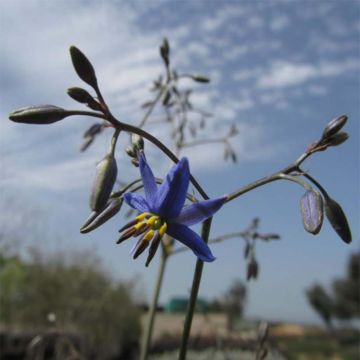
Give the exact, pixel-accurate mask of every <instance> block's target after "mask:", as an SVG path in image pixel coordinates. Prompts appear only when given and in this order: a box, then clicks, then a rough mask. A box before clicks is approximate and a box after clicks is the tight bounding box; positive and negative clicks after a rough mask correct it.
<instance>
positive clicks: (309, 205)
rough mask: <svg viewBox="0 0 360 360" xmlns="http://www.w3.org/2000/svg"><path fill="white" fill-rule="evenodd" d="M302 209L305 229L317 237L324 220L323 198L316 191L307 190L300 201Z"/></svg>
mask: <svg viewBox="0 0 360 360" xmlns="http://www.w3.org/2000/svg"><path fill="white" fill-rule="evenodd" d="M300 209H301V217H302V222H303V225H304V229H305V230H306V231H307V232H309V233H311V234H314V235H316V234H317V233H318V232H319V231H320V229H321V225H322V223H323V219H324V206H323V199H322V196H321V195H320V194H319V193H318V192H317V191H315V190H307V191H306V192H305V194H304V195H303V196H302V197H301V199H300Z"/></svg>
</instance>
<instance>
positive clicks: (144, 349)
mask: <svg viewBox="0 0 360 360" xmlns="http://www.w3.org/2000/svg"><path fill="white" fill-rule="evenodd" d="M166 260H167V255H166V253H165V250H164V249H162V253H161V259H160V264H159V270H158V275H157V278H156V284H155V289H154V293H153V298H152V301H151V305H150V309H149V312H148V318H147V324H146V330H145V333H144V336H143V338H142V343H141V351H140V360H146V359H147V357H148V354H149V349H150V344H151V338H152V332H153V328H154V321H155V315H156V310H157V304H158V301H159V295H160V290H161V285H162V281H163V277H164V271H165V265H166Z"/></svg>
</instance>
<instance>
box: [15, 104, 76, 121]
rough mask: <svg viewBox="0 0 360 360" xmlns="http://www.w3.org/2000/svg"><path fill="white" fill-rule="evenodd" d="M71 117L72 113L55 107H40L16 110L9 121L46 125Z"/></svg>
mask: <svg viewBox="0 0 360 360" xmlns="http://www.w3.org/2000/svg"><path fill="white" fill-rule="evenodd" d="M70 115H71V112H70V111H66V110H64V109H62V108H59V107H57V106H54V105H39V106H30V107H26V108H22V109H18V110H15V111H13V112H12V113H10V114H9V119H10V120H11V121H14V122H17V123H23V124H37V125H45V124H52V123H54V122H57V121H60V120H62V119H64V118H65V117H67V116H70Z"/></svg>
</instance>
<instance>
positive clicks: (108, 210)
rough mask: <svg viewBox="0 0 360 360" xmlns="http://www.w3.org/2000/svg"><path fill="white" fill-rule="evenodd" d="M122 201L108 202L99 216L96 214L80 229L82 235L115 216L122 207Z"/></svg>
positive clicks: (113, 200) (120, 199)
mask: <svg viewBox="0 0 360 360" xmlns="http://www.w3.org/2000/svg"><path fill="white" fill-rule="evenodd" d="M122 203H123V199H122V198H117V199H112V200H110V201H108V203H107V204H106V206H105V208H104V210H103V211H101V212H100V213H99V214H98V213H96V216H95V217H93V218H92V219H91V221H86V222H85V224H84V225H83V226H82V228H81V229H80V232H81V233H82V234H86V233H88V232H90V231H92V230H95V229H96V228H98V227H99V226H100V225H102V224H104V223H105V222H106V221H108V220H109V219H111V218H112V217H113V216H114V215H116V214H117V213H118V212H119V211H120V209H121V206H122Z"/></svg>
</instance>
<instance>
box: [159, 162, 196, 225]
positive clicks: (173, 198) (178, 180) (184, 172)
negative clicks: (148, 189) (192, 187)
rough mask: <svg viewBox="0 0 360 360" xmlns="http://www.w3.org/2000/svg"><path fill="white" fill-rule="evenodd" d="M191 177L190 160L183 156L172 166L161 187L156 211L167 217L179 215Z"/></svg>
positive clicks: (171, 217)
mask: <svg viewBox="0 0 360 360" xmlns="http://www.w3.org/2000/svg"><path fill="white" fill-rule="evenodd" d="M189 179H190V170H189V162H188V159H186V158H182V159H181V160H180V161H179V162H178V163H177V164H176V165H174V166H173V167H172V168H171V170H170V171H169V173H168V174H167V175H166V179H165V180H164V182H163V183H162V184H161V186H160V187H159V189H158V193H157V199H156V205H155V207H154V209H153V210H154V212H155V213H156V214H158V215H160V216H162V217H164V218H165V219H173V218H175V217H177V216H178V215H179V214H180V211H181V209H182V207H183V206H184V203H185V199H186V192H187V189H188V186H189Z"/></svg>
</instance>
